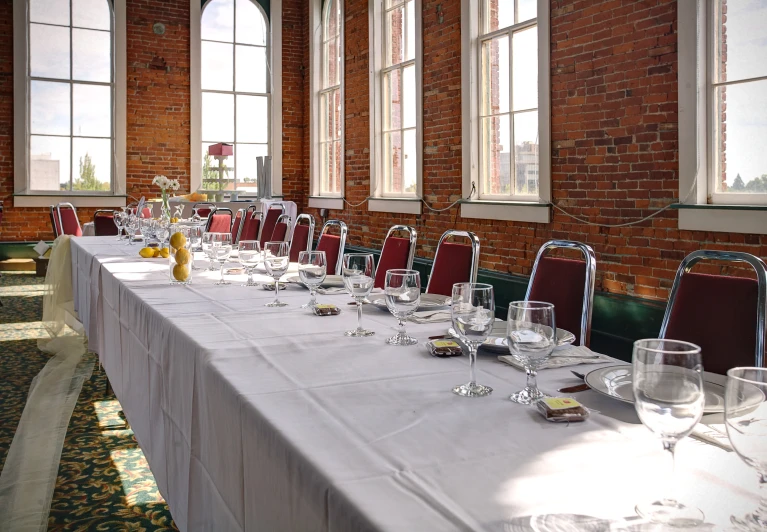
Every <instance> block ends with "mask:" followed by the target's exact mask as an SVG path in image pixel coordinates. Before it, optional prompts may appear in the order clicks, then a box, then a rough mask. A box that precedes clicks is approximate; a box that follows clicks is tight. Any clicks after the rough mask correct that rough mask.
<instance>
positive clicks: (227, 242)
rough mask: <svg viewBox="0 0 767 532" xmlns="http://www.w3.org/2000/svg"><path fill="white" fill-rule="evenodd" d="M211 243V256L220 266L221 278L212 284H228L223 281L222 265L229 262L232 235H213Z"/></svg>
mask: <svg viewBox="0 0 767 532" xmlns="http://www.w3.org/2000/svg"><path fill="white" fill-rule="evenodd" d="M213 242H214V245H213V247H212V248H211V255H212V256H213V258H214V259H215V260H216V262H218V263H219V264H221V270H220V271H221V277H220V278H219V280H218V281H216V282H215V283H213V284H215V285H225V284H229V281H227V280H225V279H224V264H226V262H227V261H228V260H229V255H231V254H232V235H231V234H230V233H213Z"/></svg>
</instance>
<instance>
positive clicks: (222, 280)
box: [221, 262, 224, 283]
mask: <svg viewBox="0 0 767 532" xmlns="http://www.w3.org/2000/svg"><path fill="white" fill-rule="evenodd" d="M221 282H222V283H223V282H224V263H223V262H222V263H221Z"/></svg>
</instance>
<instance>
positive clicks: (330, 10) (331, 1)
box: [323, 0, 338, 40]
mask: <svg viewBox="0 0 767 532" xmlns="http://www.w3.org/2000/svg"><path fill="white" fill-rule="evenodd" d="M323 23H324V25H325V26H324V32H325V35H324V37H323V38H324V39H325V40H327V39H330V38H331V37H335V36H336V35H338V2H337V0H327V1H326V2H325V16H324V18H323Z"/></svg>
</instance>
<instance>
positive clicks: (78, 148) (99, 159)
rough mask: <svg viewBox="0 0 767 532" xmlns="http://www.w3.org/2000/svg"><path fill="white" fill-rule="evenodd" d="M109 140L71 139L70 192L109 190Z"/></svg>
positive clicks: (110, 145)
mask: <svg viewBox="0 0 767 532" xmlns="http://www.w3.org/2000/svg"><path fill="white" fill-rule="evenodd" d="M111 153H112V141H111V140H110V139H78V138H74V139H72V190H109V189H110V188H111V187H110V182H111V175H112V164H111V160H112V157H111Z"/></svg>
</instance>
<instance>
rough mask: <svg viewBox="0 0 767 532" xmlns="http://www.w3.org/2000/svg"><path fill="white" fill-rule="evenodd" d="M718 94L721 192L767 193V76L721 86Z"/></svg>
mask: <svg viewBox="0 0 767 532" xmlns="http://www.w3.org/2000/svg"><path fill="white" fill-rule="evenodd" d="M715 98H716V99H717V100H718V102H719V109H718V112H717V113H716V116H718V117H719V128H718V129H719V131H718V136H719V139H718V141H716V145H717V148H718V149H717V151H718V152H719V153H720V162H719V179H717V183H716V185H717V186H716V188H717V192H737V193H767V150H765V149H764V139H765V138H767V80H763V81H753V82H750V83H741V84H738V85H730V86H727V87H719V88H717V89H716V91H715ZM725 103H726V105H725Z"/></svg>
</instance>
